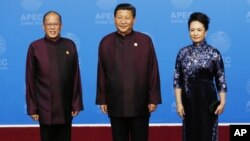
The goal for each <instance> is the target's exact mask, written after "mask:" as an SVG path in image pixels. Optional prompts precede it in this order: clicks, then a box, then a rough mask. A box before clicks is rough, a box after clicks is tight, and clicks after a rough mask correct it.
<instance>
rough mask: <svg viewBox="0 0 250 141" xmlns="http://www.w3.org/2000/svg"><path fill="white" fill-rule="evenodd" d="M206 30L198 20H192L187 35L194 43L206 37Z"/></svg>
mask: <svg viewBox="0 0 250 141" xmlns="http://www.w3.org/2000/svg"><path fill="white" fill-rule="evenodd" d="M206 34H207V31H206V29H205V27H204V25H203V24H202V23H201V22H199V21H192V22H191V23H190V27H189V35H190V38H191V40H192V41H193V42H194V43H200V42H202V41H203V40H204V39H205V37H206Z"/></svg>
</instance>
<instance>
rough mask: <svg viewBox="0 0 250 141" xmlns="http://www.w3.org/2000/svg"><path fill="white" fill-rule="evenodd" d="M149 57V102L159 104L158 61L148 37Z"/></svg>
mask: <svg viewBox="0 0 250 141" xmlns="http://www.w3.org/2000/svg"><path fill="white" fill-rule="evenodd" d="M149 45H150V58H149V60H150V61H149V62H150V63H149V74H148V77H149V81H148V83H149V84H148V85H149V104H161V102H162V101H161V87H160V75H159V68H158V61H157V57H156V53H155V50H154V46H153V42H152V40H151V39H150V41H149Z"/></svg>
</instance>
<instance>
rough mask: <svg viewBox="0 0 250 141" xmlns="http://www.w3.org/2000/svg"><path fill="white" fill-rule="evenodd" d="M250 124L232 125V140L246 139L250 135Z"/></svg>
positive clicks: (242, 140) (243, 140) (244, 140)
mask: <svg viewBox="0 0 250 141" xmlns="http://www.w3.org/2000/svg"><path fill="white" fill-rule="evenodd" d="M249 132H250V125H230V140H231V141H246V140H247V139H249V137H250V133H249Z"/></svg>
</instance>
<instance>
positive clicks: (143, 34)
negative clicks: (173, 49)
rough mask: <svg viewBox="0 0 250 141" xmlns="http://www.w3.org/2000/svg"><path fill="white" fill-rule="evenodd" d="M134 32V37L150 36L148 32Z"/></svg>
mask: <svg viewBox="0 0 250 141" xmlns="http://www.w3.org/2000/svg"><path fill="white" fill-rule="evenodd" d="M134 34H135V36H136V37H139V38H145V39H151V37H150V36H149V35H148V34H146V33H143V32H139V31H134Z"/></svg>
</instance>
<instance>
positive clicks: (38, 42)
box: [30, 38, 44, 46]
mask: <svg viewBox="0 0 250 141" xmlns="http://www.w3.org/2000/svg"><path fill="white" fill-rule="evenodd" d="M42 42H44V38H39V39H36V40H34V41H33V42H31V43H30V45H31V46H35V45H38V44H41V43H42Z"/></svg>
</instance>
